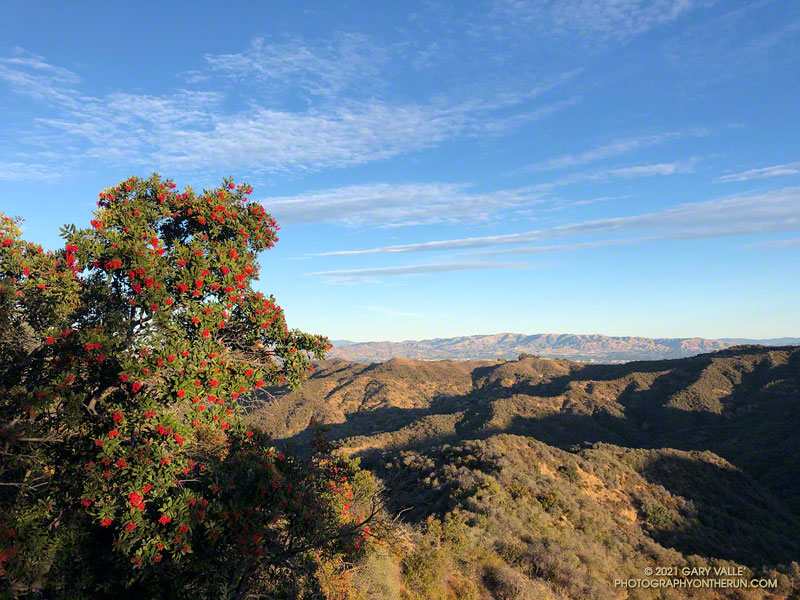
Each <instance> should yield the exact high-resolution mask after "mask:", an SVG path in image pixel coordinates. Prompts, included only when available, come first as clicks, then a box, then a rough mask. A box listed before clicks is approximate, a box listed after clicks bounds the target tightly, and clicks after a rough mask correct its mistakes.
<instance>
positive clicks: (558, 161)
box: [517, 131, 681, 173]
mask: <svg viewBox="0 0 800 600" xmlns="http://www.w3.org/2000/svg"><path fill="white" fill-rule="evenodd" d="M679 137H681V134H680V133H679V132H677V131H666V132H663V133H659V134H656V135H647V136H640V137H635V138H625V139H620V140H615V141H613V142H610V143H608V144H603V145H601V146H596V147H594V148H591V149H589V150H586V151H584V152H579V153H575V154H562V155H560V156H556V157H554V158H550V159H547V160H544V161H540V162H537V163H533V164H531V165H528V166H527V167H523V168H522V169H519V170H518V171H517V173H525V172H536V171H555V170H560V169H567V168H570V167H579V166H583V165H587V164H590V163H593V162H597V161H599V160H604V159H606V158H614V157H615V156H621V155H623V154H628V153H630V152H633V151H634V150H639V149H640V148H646V147H648V146H656V145H659V144H664V143H666V142H669V141H672V140H676V139H678V138H679Z"/></svg>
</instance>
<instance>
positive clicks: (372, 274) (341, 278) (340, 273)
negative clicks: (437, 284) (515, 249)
mask: <svg viewBox="0 0 800 600" xmlns="http://www.w3.org/2000/svg"><path fill="white" fill-rule="evenodd" d="M530 268H532V265H529V264H524V263H497V262H473V263H466V262H449V263H433V264H423V265H404V266H400V267H375V268H370V269H337V270H332V271H317V272H314V273H304V275H308V276H313V277H324V278H326V279H328V280H329V282H331V283H354V282H365V281H366V282H370V283H374V282H375V278H376V277H400V276H404V275H422V274H430V273H449V272H453V271H482V270H497V269H530Z"/></svg>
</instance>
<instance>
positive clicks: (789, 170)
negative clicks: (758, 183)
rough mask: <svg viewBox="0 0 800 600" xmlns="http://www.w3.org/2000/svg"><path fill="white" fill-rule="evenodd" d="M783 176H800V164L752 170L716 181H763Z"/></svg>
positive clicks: (719, 178)
mask: <svg viewBox="0 0 800 600" xmlns="http://www.w3.org/2000/svg"><path fill="white" fill-rule="evenodd" d="M781 175H800V162H792V163H786V164H785V165H774V166H772V167H762V168H760V169H750V170H748V171H742V172H741V173H732V174H731V175H724V176H722V177H717V179H716V181H719V182H728V181H748V180H750V179H762V178H764V177H778V176H781Z"/></svg>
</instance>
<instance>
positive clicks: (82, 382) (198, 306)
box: [0, 175, 376, 598]
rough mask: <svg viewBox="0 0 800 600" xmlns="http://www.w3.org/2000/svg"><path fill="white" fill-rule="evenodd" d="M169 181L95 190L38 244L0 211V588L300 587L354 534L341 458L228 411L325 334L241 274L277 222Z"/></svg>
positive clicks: (362, 525)
mask: <svg viewBox="0 0 800 600" xmlns="http://www.w3.org/2000/svg"><path fill="white" fill-rule="evenodd" d="M175 188H176V186H175V184H173V183H172V182H170V181H162V180H161V179H160V178H159V177H158V176H157V175H153V176H152V177H150V178H149V179H146V180H142V179H137V178H130V179H128V180H126V181H123V182H122V183H120V185H118V186H116V187H113V188H110V189H107V190H105V191H103V192H102V193H100V199H99V202H98V207H99V208H98V210H97V211H96V212H95V218H94V219H93V220H92V221H91V226H90V227H87V228H85V229H77V228H75V227H74V226H69V227H65V228H64V230H63V231H62V236H63V238H64V242H65V245H64V248H63V249H61V250H58V251H55V252H51V251H44V250H43V248H42V247H41V246H38V245H35V244H33V243H31V242H27V241H25V240H23V239H22V237H21V231H20V228H19V224H18V222H17V221H15V220H12V219H11V218H9V217H5V216H3V218H2V221H1V222H0V356H2V363H0V460H1V462H0V594H3V595H6V596H12V597H31V598H34V597H42V598H89V597H92V598H97V597H119V596H120V595H129V596H131V597H134V596H135V597H143V598H155V597H170V598H174V597H181V598H183V597H187V598H188V597H197V596H199V597H206V598H244V597H247V596H250V595H252V594H253V593H262V594H269V595H270V596H272V597H288V598H295V597H299V596H301V595H305V594H311V595H315V594H317V593H318V592H319V590H320V586H321V585H322V583H321V581H323V580H325V581H327V580H330V578H331V577H334V576H337V575H338V574H339V573H341V572H342V570H343V567H344V563H343V558H346V560H350V559H351V558H352V557H354V556H357V555H358V554H359V553H360V552H361V551H363V548H364V539H365V538H367V537H369V535H370V527H369V525H367V524H366V523H367V522H368V521H369V520H370V519H371V518H372V516H373V515H374V512H375V508H376V507H375V504H374V503H371V502H370V499H371V498H372V495H373V493H374V487H375V485H374V481H373V480H372V478H371V476H370V475H369V474H368V473H365V472H363V471H361V470H360V469H359V468H358V465H357V462H356V461H352V460H349V459H347V458H345V457H342V456H338V457H334V456H331V455H330V453H329V450H330V447H329V445H328V444H327V443H326V442H325V440H324V439H322V438H318V439H316V440H315V446H314V448H315V452H314V454H313V456H311V457H308V458H306V459H299V458H297V457H295V456H291V455H288V454H286V453H284V452H282V451H279V450H277V449H276V448H275V447H274V446H273V444H272V443H271V440H270V438H269V437H268V436H267V435H265V434H263V433H262V432H260V431H257V430H254V429H250V428H248V427H246V426H245V424H244V423H243V422H242V420H241V418H240V413H241V410H240V407H239V399H240V398H243V397H246V396H247V395H249V394H250V393H251V392H252V391H253V390H254V389H258V388H260V387H262V386H264V385H270V384H271V385H275V384H280V383H284V384H286V385H288V386H290V387H296V386H297V385H298V384H299V383H300V381H301V380H303V379H304V378H305V377H306V376H307V374H308V373H309V372H310V371H311V369H312V368H313V367H312V366H311V364H310V358H312V357H316V358H322V357H323V356H324V355H325V351H326V350H327V349H328V348H329V347H330V344H329V343H328V342H327V340H326V338H323V337H322V336H318V335H310V334H306V333H302V332H300V331H297V330H289V329H288V327H287V325H286V321H285V319H284V316H283V312H282V310H281V308H280V306H278V305H277V303H276V301H275V299H274V298H273V297H271V296H265V295H264V294H262V293H259V292H256V291H254V290H253V288H252V282H253V281H254V280H255V279H256V277H257V275H258V270H259V265H258V264H257V263H256V260H255V259H256V256H257V254H258V253H259V252H261V251H263V250H266V249H268V248H271V247H272V246H273V245H274V243H275V242H276V241H277V240H278V238H277V237H276V232H277V229H278V228H277V225H276V224H275V222H274V221H273V220H272V219H271V218H270V217H269V215H268V214H266V212H265V210H264V208H263V207H262V206H261V205H259V204H258V203H256V202H252V201H250V200H249V199H248V195H249V194H250V192H251V191H252V190H251V188H250V187H249V186H247V185H235V184H234V183H233V182H232V181H230V180H226V181H225V182H224V184H223V186H222V187H220V188H218V189H214V190H205V191H204V192H203V193H202V194H195V192H194V191H193V190H192V189H191V188H186V189H185V190H184V191H183V192H177V191H176V190H175Z"/></svg>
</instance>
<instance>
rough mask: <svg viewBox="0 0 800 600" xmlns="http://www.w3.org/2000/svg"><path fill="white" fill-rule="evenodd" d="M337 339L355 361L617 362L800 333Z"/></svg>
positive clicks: (780, 341) (336, 351)
mask: <svg viewBox="0 0 800 600" xmlns="http://www.w3.org/2000/svg"><path fill="white" fill-rule="evenodd" d="M345 342H346V343H339V344H337V343H335V342H334V347H333V349H332V350H331V353H330V357H331V358H334V357H339V358H344V359H346V360H352V361H355V362H370V363H374V362H384V361H387V360H390V359H392V358H411V359H416V360H492V359H499V358H504V359H515V358H517V357H518V356H519V355H520V354H536V355H539V356H543V357H547V358H564V359H568V360H576V361H582V362H598V363H619V362H628V361H635V360H662V359H670V358H687V357H689V356H695V355H697V354H702V353H705V352H715V351H718V350H724V349H726V348H730V347H733V346H736V345H741V344H761V345H765V346H777V345H788V344H793V343H797V344H800V338H776V339H764V340H751V339H748V338H724V339H710V338H701V337H689V338H647V337H641V336H607V335H603V334H570V333H537V334H522V333H510V332H501V333H495V334H485V335H469V336H457V337H449V338H430V339H424V340H404V341H402V342H388V341H384V342H350V341H349V340H346V341H345Z"/></svg>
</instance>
